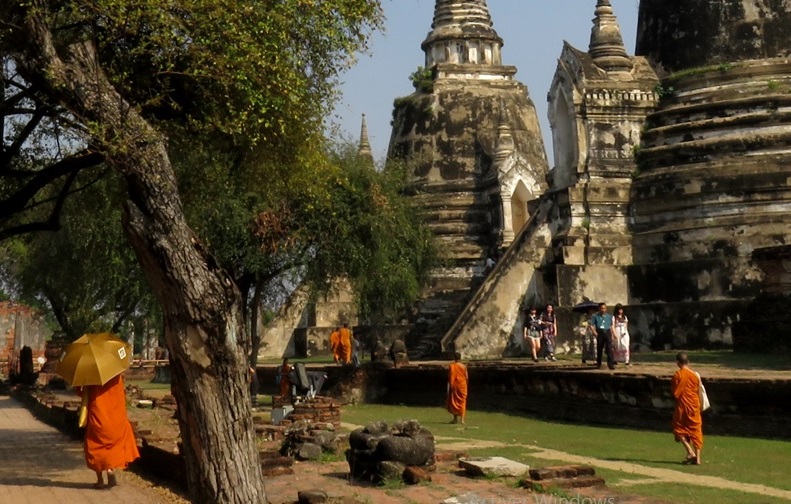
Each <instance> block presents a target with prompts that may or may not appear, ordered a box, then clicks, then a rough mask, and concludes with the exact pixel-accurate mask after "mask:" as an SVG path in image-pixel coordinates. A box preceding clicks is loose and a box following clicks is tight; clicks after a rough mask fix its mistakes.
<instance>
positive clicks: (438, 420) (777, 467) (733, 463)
mask: <svg viewBox="0 0 791 504" xmlns="http://www.w3.org/2000/svg"><path fill="white" fill-rule="evenodd" d="M411 418H414V419H417V420H419V421H420V422H421V423H422V424H423V425H424V426H425V427H426V428H428V429H429V430H431V431H432V432H433V433H434V435H435V436H442V437H453V438H459V439H461V440H464V439H469V440H490V441H499V442H502V443H505V444H510V445H511V446H507V447H503V448H482V449H475V450H470V454H471V455H494V454H497V455H501V456H505V457H508V458H512V459H515V460H520V461H523V462H524V463H527V464H529V465H533V466H546V465H552V464H553V461H547V460H544V459H539V458H537V457H533V456H531V451H530V450H529V449H526V448H524V447H521V446H515V445H517V444H527V445H535V446H539V447H541V448H549V449H555V450H559V451H563V452H567V453H572V454H575V455H582V456H589V457H595V458H598V459H602V460H609V461H624V462H629V463H634V464H639V465H642V466H648V467H656V468H662V469H670V470H676V471H681V472H694V473H696V474H702V475H709V476H717V477H720V478H724V479H727V480H731V481H736V482H743V483H754V484H762V485H767V486H770V487H775V488H779V489H783V490H791V478H790V477H789V476H790V475H791V471H789V469H788V462H789V461H791V442H787V441H772V440H762V439H751V438H737V437H725V436H707V437H705V439H704V443H705V444H704V447H703V461H704V464H703V465H701V466H697V467H692V466H683V465H681V464H680V461H681V460H682V459H683V458H684V450H683V448H682V447H681V446H680V445H679V444H678V443H675V442H674V441H673V435H672V434H671V432H670V427H669V421H668V432H667V433H660V432H651V431H641V430H632V429H622V428H618V429H616V428H607V427H589V426H583V425H574V424H566V423H554V422H547V421H543V420H537V419H533V418H528V417H524V416H514V415H507V414H504V413H489V412H482V411H471V412H469V413H468V418H467V425H466V426H459V425H452V424H449V423H448V422H449V420H450V419H451V416H450V415H449V414H448V413H447V412H446V411H445V410H443V409H441V408H418V407H408V406H386V405H378V404H377V405H356V406H349V407H346V408H344V410H343V421H344V422H349V423H354V424H358V425H363V424H365V423H368V422H370V421H374V420H387V421H395V420H399V419H411ZM704 432H705V425H704ZM598 472H599V473H600V474H601V475H602V476H604V477H605V478H606V479H607V481H608V482H609V483H610V484H614V485H615V486H616V487H617V483H618V482H619V481H622V480H637V479H644V478H646V477H645V476H641V475H635V474H628V473H622V472H618V471H612V470H606V469H600V470H599V471H598ZM624 491H626V492H628V493H634V494H638V495H646V496H653V497H659V498H664V499H667V500H669V501H671V502H688V503H704V502H705V503H709V502H728V503H730V502H733V503H737V502H738V503H768V502H777V499H776V498H767V497H764V496H761V495H757V494H752V493H742V492H737V491H731V490H722V489H714V488H708V487H702V486H696V485H691V486H690V485H682V484H675V483H657V484H636V485H630V486H628V487H624Z"/></svg>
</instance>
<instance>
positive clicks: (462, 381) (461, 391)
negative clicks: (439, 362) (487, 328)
mask: <svg viewBox="0 0 791 504" xmlns="http://www.w3.org/2000/svg"><path fill="white" fill-rule="evenodd" d="M453 357H454V361H453V362H451V364H450V367H449V368H448V400H447V408H448V411H449V412H450V413H451V414H452V415H453V420H452V421H451V423H459V419H461V423H462V425H463V424H464V419H465V417H466V415H467V384H468V381H469V376H468V375H467V366H465V365H464V364H462V363H461V354H460V353H458V352H457V353H456V354H454V356H453Z"/></svg>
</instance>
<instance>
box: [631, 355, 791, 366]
mask: <svg viewBox="0 0 791 504" xmlns="http://www.w3.org/2000/svg"><path fill="white" fill-rule="evenodd" d="M677 353H678V351H677V350H673V351H669V352H651V353H633V354H632V355H631V357H632V361H633V362H667V363H671V364H673V363H675V362H676V354H677ZM687 355H688V356H689V361H690V362H691V363H692V364H715V365H719V366H724V367H731V368H734V369H768V370H791V356H789V355H783V354H745V353H734V352H733V351H732V350H711V351H708V350H694V351H689V352H687Z"/></svg>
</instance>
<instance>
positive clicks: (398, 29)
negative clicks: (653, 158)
mask: <svg viewBox="0 0 791 504" xmlns="http://www.w3.org/2000/svg"><path fill="white" fill-rule="evenodd" d="M487 3H488V4H489V11H490V12H491V15H492V20H493V21H494V29H495V30H496V31H497V33H498V35H500V37H502V38H503V40H504V41H505V46H504V48H503V63H504V64H506V65H514V66H516V67H517V69H518V73H517V74H516V78H517V79H518V80H520V81H521V82H523V83H524V84H526V85H527V87H528V91H529V93H530V97H531V98H532V99H533V102H534V103H535V105H536V109H537V112H538V119H539V121H540V123H541V132H542V134H543V136H544V142H545V148H546V149H547V151H548V156H549V159H550V163H551V157H552V148H551V145H550V144H549V143H548V142H549V139H550V131H549V122H548V120H547V100H546V96H547V91H549V85H550V84H551V83H552V77H553V76H554V74H555V67H556V64H557V58H558V56H560V51H561V49H562V47H563V40H567V41H568V42H569V43H571V44H572V45H573V46H575V47H577V48H579V49H583V50H587V48H588V43H589V41H590V31H591V26H592V23H591V20H592V19H593V13H594V10H595V7H596V0H488V2H487ZM611 3H612V5H613V8H614V9H615V15H616V16H617V17H618V22H619V24H620V26H621V31H622V33H623V37H624V43H625V44H626V50H627V51H628V52H629V54H633V53H634V44H635V37H636V25H637V9H638V3H639V1H638V0H612V2H611ZM382 5H383V7H384V10H385V16H386V17H387V19H386V21H385V32H384V33H377V34H376V35H375V36H374V38H373V41H372V44H371V50H370V54H363V55H360V56H359V61H358V63H357V64H356V65H355V66H354V68H352V69H351V70H349V71H348V72H347V73H345V74H344V75H343V76H342V81H343V86H342V93H343V95H342V97H341V99H340V101H339V102H338V105H337V107H336V111H335V115H336V117H334V118H333V119H334V120H335V121H337V123H338V124H339V126H340V128H341V131H343V132H344V134H345V135H346V136H348V137H350V138H352V139H354V140H357V139H358V138H359V132H360V118H361V114H363V113H365V114H366V119H367V121H368V131H369V133H370V137H371V145H372V147H373V150H374V156H375V157H376V159H377V160H381V159H383V158H384V156H385V154H386V152H387V144H388V142H389V141H390V119H391V117H392V111H393V100H394V99H395V98H397V97H399V96H405V95H408V94H410V93H412V91H413V88H412V84H411V83H410V82H409V74H411V73H412V72H414V71H415V69H416V68H417V67H418V66H421V65H423V63H424V56H423V51H421V49H420V44H421V42H423V40H424V39H425V38H426V34H427V33H428V32H429V31H430V30H431V20H432V17H433V14H434V0H382Z"/></svg>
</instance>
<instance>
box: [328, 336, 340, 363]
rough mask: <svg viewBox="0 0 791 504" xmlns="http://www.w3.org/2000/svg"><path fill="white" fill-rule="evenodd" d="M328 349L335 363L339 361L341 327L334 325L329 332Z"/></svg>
mask: <svg viewBox="0 0 791 504" xmlns="http://www.w3.org/2000/svg"><path fill="white" fill-rule="evenodd" d="M330 350H332V359H333V361H335V363H336V364H337V363H339V362H341V328H340V327H336V328H335V330H334V331H332V334H330Z"/></svg>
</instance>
